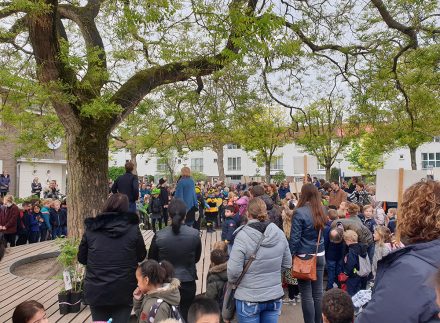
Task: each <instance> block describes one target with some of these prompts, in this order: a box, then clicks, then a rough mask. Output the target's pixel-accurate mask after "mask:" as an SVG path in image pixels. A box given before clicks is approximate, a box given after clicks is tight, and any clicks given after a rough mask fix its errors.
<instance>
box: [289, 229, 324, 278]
mask: <svg viewBox="0 0 440 323" xmlns="http://www.w3.org/2000/svg"><path fill="white" fill-rule="evenodd" d="M320 240H321V230H319V234H318V241H317V242H316V252H315V254H314V255H312V258H309V259H304V258H301V257H298V256H293V259H292V277H293V278H297V279H301V280H311V281H315V280H316V259H317V256H316V255H317V254H318V248H319V241H320Z"/></svg>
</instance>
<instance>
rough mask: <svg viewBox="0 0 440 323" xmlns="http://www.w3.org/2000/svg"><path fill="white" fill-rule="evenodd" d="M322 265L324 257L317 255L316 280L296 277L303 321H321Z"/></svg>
mask: <svg viewBox="0 0 440 323" xmlns="http://www.w3.org/2000/svg"><path fill="white" fill-rule="evenodd" d="M324 267H325V258H324V256H319V257H317V261H316V276H317V279H316V281H308V280H301V279H298V286H299V291H300V292H301V307H302V311H303V317H304V323H321V322H322V309H321V300H322V294H323V291H322V289H323V279H324Z"/></svg>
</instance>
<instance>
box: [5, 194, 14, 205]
mask: <svg viewBox="0 0 440 323" xmlns="http://www.w3.org/2000/svg"><path fill="white" fill-rule="evenodd" d="M6 201H8V202H11V203H14V196H12V195H10V194H8V195H5V197H4V198H3V203H6Z"/></svg>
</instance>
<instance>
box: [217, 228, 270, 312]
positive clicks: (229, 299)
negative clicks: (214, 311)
mask: <svg viewBox="0 0 440 323" xmlns="http://www.w3.org/2000/svg"><path fill="white" fill-rule="evenodd" d="M263 239H264V232H263V234H262V235H261V238H260V240H259V241H258V244H257V248H256V249H255V251H254V253H253V254H252V255H251V257H250V258H249V260H248V261H247V263H246V264H245V266H244V268H243V271H242V272H241V274H240V276H239V277H238V279H237V281H236V282H235V283H231V282H229V281H228V282H227V283H226V284H227V285H226V290H225V295H224V297H223V306H222V318H223V320H225V321H230V320H232V319H233V318H234V314H235V297H234V296H235V291H236V289H237V287H238V285H240V283H241V281H242V280H243V277H244V275H245V274H246V272H247V271H248V270H249V267H250V266H251V264H252V262H253V261H254V260H255V258H256V257H257V252H258V249H260V246H261V243H262V242H263Z"/></svg>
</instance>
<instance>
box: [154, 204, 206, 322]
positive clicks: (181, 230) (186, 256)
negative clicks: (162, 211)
mask: <svg viewBox="0 0 440 323" xmlns="http://www.w3.org/2000/svg"><path fill="white" fill-rule="evenodd" d="M168 214H169V216H170V217H171V220H172V225H171V226H168V227H166V228H164V229H162V230H160V231H158V232H157V233H156V235H155V236H154V237H153V240H152V241H151V246H150V251H149V253H148V258H149V259H154V260H156V261H158V262H160V261H163V260H167V261H169V262H170V263H171V264H172V265H173V267H174V276H175V277H176V278H177V279H179V280H180V305H179V310H180V313H181V314H182V317H183V318H184V320H185V321H186V319H187V316H188V310H189V307H190V306H191V303H192V302H193V300H194V297H195V295H196V280H197V269H196V263H197V262H199V260H200V256H201V254H202V242H201V240H200V235H199V231H198V230H196V229H194V228H191V227H189V226H186V225H183V226H182V222H183V221H184V220H185V215H186V204H185V202H184V201H183V200H181V199H178V198H174V199H172V200H171V202H170V204H169V206H168Z"/></svg>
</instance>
